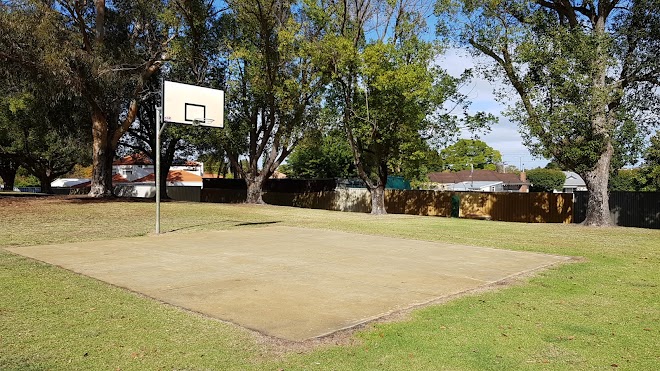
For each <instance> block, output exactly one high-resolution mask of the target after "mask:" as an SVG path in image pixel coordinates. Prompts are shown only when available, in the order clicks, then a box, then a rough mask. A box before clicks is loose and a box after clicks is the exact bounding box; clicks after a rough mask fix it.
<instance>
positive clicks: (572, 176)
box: [562, 171, 587, 193]
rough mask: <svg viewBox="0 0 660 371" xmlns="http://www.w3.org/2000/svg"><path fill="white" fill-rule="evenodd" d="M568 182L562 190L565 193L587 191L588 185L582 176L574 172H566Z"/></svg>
mask: <svg viewBox="0 0 660 371" xmlns="http://www.w3.org/2000/svg"><path fill="white" fill-rule="evenodd" d="M563 173H564V175H566V181H565V182H564V187H563V189H562V192H563V193H573V192H585V191H586V190H587V183H585V182H584V179H582V177H581V176H579V175H578V174H577V173H575V172H572V171H564V172H563Z"/></svg>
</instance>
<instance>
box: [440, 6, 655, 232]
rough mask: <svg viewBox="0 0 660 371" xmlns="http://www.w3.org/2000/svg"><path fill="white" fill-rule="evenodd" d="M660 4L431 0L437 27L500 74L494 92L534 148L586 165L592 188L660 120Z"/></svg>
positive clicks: (596, 217) (600, 187)
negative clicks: (485, 59)
mask: <svg viewBox="0 0 660 371" xmlns="http://www.w3.org/2000/svg"><path fill="white" fill-rule="evenodd" d="M585 4H587V5H586V6H585ZM659 7H660V0H639V1H631V2H627V3H625V5H622V4H619V2H616V1H614V2H612V1H599V2H597V5H594V4H592V3H585V2H579V1H536V2H534V1H532V2H530V1H526V0H512V1H472V0H459V1H446V0H438V1H437V3H436V15H437V16H438V28H437V32H438V35H439V37H441V38H442V39H443V40H446V41H453V42H457V43H458V44H459V45H462V46H468V47H469V48H470V50H471V51H472V52H474V54H476V55H480V56H486V57H488V59H490V60H491V61H492V62H493V64H492V65H491V66H488V67H485V68H484V69H483V70H482V72H483V74H484V75H485V76H486V77H487V78H490V79H492V80H500V81H501V80H504V81H506V82H508V85H509V88H506V89H502V90H501V91H499V92H498V93H499V98H500V99H501V100H502V101H503V102H506V103H508V104H510V110H509V111H508V113H507V114H508V116H509V117H510V118H511V120H512V121H514V122H517V123H518V124H519V125H520V128H521V133H522V134H523V138H524V140H525V143H526V145H527V146H528V148H530V150H531V152H532V153H534V154H537V155H541V156H543V157H545V158H551V159H554V160H555V161H556V162H557V163H558V164H559V165H561V167H562V168H563V169H565V170H573V171H575V172H577V173H578V174H583V175H588V178H589V179H591V181H590V182H588V184H587V186H588V188H589V190H590V192H592V194H604V193H606V187H607V182H608V176H609V173H610V169H611V168H619V167H621V166H623V165H625V164H626V163H628V164H632V163H635V162H636V161H635V159H636V158H637V156H638V154H639V150H640V148H641V146H640V144H641V138H643V137H644V136H645V135H646V134H648V132H649V128H651V127H653V126H654V125H657V124H658V123H659V121H660V117H659V116H658V115H657V114H656V113H655V111H656V110H657V108H656V107H657V105H658V103H659V102H660V96H658V94H657V88H658V86H660V83H659V81H660V79H659V77H660V63H658V60H660V48H659V46H660V38H658V35H659V34H660V13H658V12H657V11H656V10H657V9H658V8H659ZM513 92H515V94H516V95H517V97H518V98H519V99H518V100H515V101H513V102H512V99H511V94H512V93H513ZM592 201H593V202H589V206H588V210H587V214H588V215H587V219H588V221H589V222H588V223H587V224H604V223H607V222H608V221H609V219H607V217H606V214H607V213H608V210H607V209H608V207H607V197H598V198H594V199H593V200H592Z"/></svg>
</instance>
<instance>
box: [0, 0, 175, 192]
mask: <svg viewBox="0 0 660 371" xmlns="http://www.w3.org/2000/svg"><path fill="white" fill-rule="evenodd" d="M173 3H176V1H174V2H173ZM109 4H110V5H108V4H106V1H105V0H95V1H49V2H42V1H36V0H26V1H16V2H2V3H1V5H0V7H2V8H1V9H2V11H0V31H2V32H0V60H1V61H4V62H11V63H15V64H18V65H20V66H22V67H23V68H28V69H30V70H32V71H33V72H34V74H35V75H38V76H39V75H41V76H56V77H57V78H58V80H59V81H61V82H63V83H64V84H66V86H67V88H68V89H70V90H71V91H74V92H76V93H77V94H79V95H80V96H81V97H82V98H83V99H84V101H85V102H86V105H87V112H88V113H89V118H90V119H91V129H92V130H91V132H92V137H93V145H92V149H93V150H92V159H93V160H92V162H93V174H92V187H91V192H90V195H91V196H97V197H103V196H108V195H111V194H112V161H113V157H114V154H115V151H116V149H117V144H118V143H119V140H120V138H121V137H122V135H123V134H124V133H125V132H126V130H127V129H128V128H129V127H130V125H131V124H132V123H133V120H134V119H135V117H136V115H137V114H138V106H139V103H140V100H141V99H142V96H141V94H142V93H143V90H144V84H145V82H146V81H147V80H148V79H149V77H150V76H151V75H153V74H154V73H155V72H157V71H158V70H159V69H160V67H161V66H162V65H163V63H164V62H165V61H166V60H167V59H168V58H169V57H168V54H167V46H168V43H169V41H170V40H171V39H172V38H173V37H175V36H176V25H173V27H172V28H170V27H167V25H166V24H163V23H162V22H159V19H164V18H159V17H160V16H161V15H162V14H163V12H164V9H165V4H166V3H165V2H164V1H151V0H139V1H125V0H115V1H112V2H111V3H109Z"/></svg>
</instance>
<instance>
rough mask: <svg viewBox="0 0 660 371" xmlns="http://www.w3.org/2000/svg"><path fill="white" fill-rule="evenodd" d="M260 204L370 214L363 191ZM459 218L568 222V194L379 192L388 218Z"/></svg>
mask: <svg viewBox="0 0 660 371" xmlns="http://www.w3.org/2000/svg"><path fill="white" fill-rule="evenodd" d="M245 194H246V192H245V191H243V190H235V189H231V190H229V189H217V188H204V189H202V194H201V200H202V202H243V201H244V200H245ZM263 199H264V201H265V202H266V203H269V204H272V205H281V206H295V207H304V208H312V209H325V210H337V211H353V212H364V213H367V212H370V211H371V199H370V195H369V192H368V191H367V190H366V189H337V190H334V191H320V192H305V193H288V192H265V193H264V195H263ZM453 204H454V205H455V206H454V207H456V208H458V210H456V211H457V212H458V215H459V216H460V217H463V218H479V219H490V220H499V221H509V222H525V223H571V222H572V221H573V196H572V195H571V194H564V193H560V194H557V193H509V192H506V193H504V192H503V193H490V192H438V191H396V190H387V191H386V192H385V208H386V210H387V212H388V213H391V214H410V215H436V216H451V215H452V205H453Z"/></svg>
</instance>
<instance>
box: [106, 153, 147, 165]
mask: <svg viewBox="0 0 660 371" xmlns="http://www.w3.org/2000/svg"><path fill="white" fill-rule="evenodd" d="M112 164H113V165H151V164H153V162H151V159H150V158H149V157H148V156H147V155H145V154H143V153H134V154H132V155H129V156H124V157H122V158H120V159H118V160H115V161H113V162H112Z"/></svg>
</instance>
